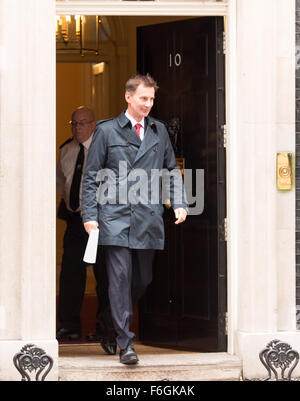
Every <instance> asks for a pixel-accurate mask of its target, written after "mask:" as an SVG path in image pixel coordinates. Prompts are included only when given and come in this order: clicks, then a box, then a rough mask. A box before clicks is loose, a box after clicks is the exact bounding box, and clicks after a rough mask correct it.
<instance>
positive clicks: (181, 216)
mask: <svg viewBox="0 0 300 401" xmlns="http://www.w3.org/2000/svg"><path fill="white" fill-rule="evenodd" d="M174 213H175V217H176V219H177V220H176V221H175V224H180V223H183V222H184V221H185V219H186V215H187V211H186V210H185V209H183V208H182V207H179V208H178V209H175V210H174Z"/></svg>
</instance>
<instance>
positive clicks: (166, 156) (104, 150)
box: [82, 75, 187, 364]
mask: <svg viewBox="0 0 300 401" xmlns="http://www.w3.org/2000/svg"><path fill="white" fill-rule="evenodd" d="M157 89H158V87H157V84H156V82H155V81H154V80H153V78H152V77H150V76H149V75H146V76H144V75H137V76H135V77H132V78H131V79H129V80H128V81H127V83H126V88H125V99H126V101H127V104H128V108H127V110H126V111H125V112H122V113H121V114H120V116H119V117H117V118H115V119H111V120H108V121H105V122H101V123H99V124H98V125H97V127H96V131H95V134H94V138H93V141H92V144H91V146H90V150H89V155H88V161H87V166H86V170H85V176H84V180H83V193H82V216H83V221H84V226H85V229H86V231H87V232H88V233H90V232H91V230H93V229H96V228H97V227H98V226H99V231H100V234H99V244H100V245H103V247H104V249H105V252H106V264H107V274H108V279H109V299H110V305H111V311H112V317H113V322H114V326H115V330H116V332H117V343H118V345H119V347H120V362H121V363H124V364H135V363H137V362H138V357H137V355H136V352H135V349H134V338H135V335H134V333H133V332H131V331H130V324H131V320H132V310H133V306H134V305H135V303H136V302H137V301H138V300H139V298H140V297H141V296H142V295H143V294H144V292H145V290H146V288H147V286H148V285H149V284H150V282H151V281H152V261H153V257H154V252H155V250H156V249H163V248H164V224H163V219H162V214H163V201H162V194H161V193H160V190H159V188H157V187H155V185H154V184H155V182H157V181H161V178H162V176H163V174H161V175H159V174H158V175H157V173H158V172H160V173H161V172H162V170H164V171H167V172H168V173H169V179H170V181H169V186H168V188H169V192H170V202H171V204H172V207H173V209H174V212H175V216H176V219H177V220H176V221H175V224H180V223H182V222H183V221H184V220H185V218H186V215H187V205H186V202H185V200H184V190H183V185H182V179H181V174H180V170H179V168H178V166H177V164H176V160H175V155H174V151H173V149H172V145H171V143H170V140H169V136H168V132H167V130H166V128H165V126H164V124H163V123H161V122H160V121H158V120H156V119H154V118H151V117H150V116H149V112H150V110H151V108H152V106H153V102H154V97H155V92H156V90H157ZM153 173H154V174H153ZM157 178H158V180H157ZM138 179H139V180H138ZM100 182H101V187H100V190H98V187H99V183H100Z"/></svg>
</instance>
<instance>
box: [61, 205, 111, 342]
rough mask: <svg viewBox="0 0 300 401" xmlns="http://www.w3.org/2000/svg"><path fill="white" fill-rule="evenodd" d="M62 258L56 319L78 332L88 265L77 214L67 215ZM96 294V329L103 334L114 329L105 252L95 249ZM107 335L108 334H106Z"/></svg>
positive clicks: (83, 236)
mask: <svg viewBox="0 0 300 401" xmlns="http://www.w3.org/2000/svg"><path fill="white" fill-rule="evenodd" d="M66 221H67V228H66V232H65V235H64V243H63V246H64V253H63V257H62V265H61V273H60V286H59V302H58V318H59V321H60V325H61V327H64V328H67V329H69V330H71V331H75V332H78V333H81V320H80V313H81V307H82V302H83V297H84V292H85V286H86V268H87V264H86V263H84V262H83V256H84V252H85V248H86V244H87V240H88V234H87V233H86V231H85V229H84V226H83V223H82V219H81V217H80V214H79V213H74V214H72V215H71V216H68V217H67V220H66ZM93 270H94V275H95V279H96V293H97V297H98V310H97V323H96V331H97V332H98V334H101V335H103V336H105V333H104V332H105V331H107V330H113V325H112V320H111V313H110V305H109V298H108V279H107V273H106V266H105V260H104V252H103V250H101V248H99V249H98V253H97V261H96V263H95V264H94V265H93ZM106 334H107V333H106Z"/></svg>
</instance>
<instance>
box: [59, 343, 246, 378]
mask: <svg viewBox="0 0 300 401" xmlns="http://www.w3.org/2000/svg"><path fill="white" fill-rule="evenodd" d="M135 349H136V352H137V354H138V357H139V363H138V364H137V365H132V366H128V365H127V366H126V365H122V364H120V362H119V355H118V354H117V355H114V356H110V355H107V354H105V353H104V351H103V350H102V348H101V347H100V345H99V344H91V343H87V344H79V345H71V344H63V345H62V344H61V345H60V346H59V354H60V356H59V380H61V381H161V380H168V381H182V380H183V381H189V380H194V381H202V380H203V381H215V380H217V381H228V380H230V381H237V380H240V377H241V370H242V368H241V361H240V360H239V358H238V357H236V356H232V355H229V354H227V353H223V352H218V353H198V352H188V351H178V350H171V349H165V348H156V347H150V346H145V345H142V344H136V346H135Z"/></svg>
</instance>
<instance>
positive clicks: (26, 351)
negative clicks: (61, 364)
mask: <svg viewBox="0 0 300 401" xmlns="http://www.w3.org/2000/svg"><path fill="white" fill-rule="evenodd" d="M13 362H14V365H15V367H16V368H17V369H18V371H19V372H20V374H21V376H22V379H21V381H31V379H30V373H31V372H32V371H35V373H36V374H35V380H36V381H44V380H45V377H46V376H47V374H48V373H49V372H50V370H51V369H52V366H53V359H52V358H51V357H50V356H49V355H47V354H46V352H45V351H44V350H42V349H41V348H38V347H37V346H36V345H34V344H27V345H25V346H24V347H23V348H22V349H21V351H20V352H18V353H17V354H16V355H15V356H14V359H13ZM45 369H46V370H45ZM43 371H44V373H43V375H42V377H41V378H40V375H41V373H42V372H43Z"/></svg>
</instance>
